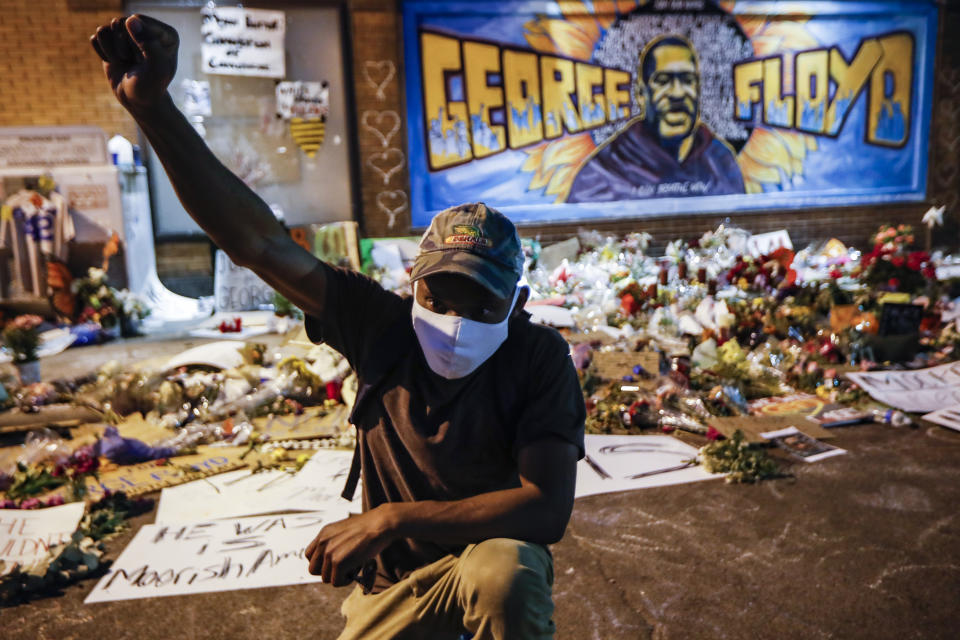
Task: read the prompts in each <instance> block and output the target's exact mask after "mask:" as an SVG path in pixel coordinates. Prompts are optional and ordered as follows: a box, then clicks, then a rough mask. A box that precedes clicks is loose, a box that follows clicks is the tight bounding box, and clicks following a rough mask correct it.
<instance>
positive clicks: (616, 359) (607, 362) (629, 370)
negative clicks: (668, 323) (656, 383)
mask: <svg viewBox="0 0 960 640" xmlns="http://www.w3.org/2000/svg"><path fill="white" fill-rule="evenodd" d="M637 365H640V366H641V367H643V371H646V372H647V373H649V374H650V375H652V376H657V375H659V373H660V353H659V352H656V351H634V352H629V351H598V352H596V353H594V354H593V360H592V364H591V367H592V368H593V369H594V370H595V371H596V373H597V375H598V376H600V377H601V378H603V379H604V380H622V379H623V378H624V377H627V376H629V377H631V378H633V379H634V380H636V381H638V382H641V383H642V382H644V379H643V375H642V374H641V375H637V374H636V373H634V372H633V369H634V367H636V366H637ZM651 382H652V380H651Z"/></svg>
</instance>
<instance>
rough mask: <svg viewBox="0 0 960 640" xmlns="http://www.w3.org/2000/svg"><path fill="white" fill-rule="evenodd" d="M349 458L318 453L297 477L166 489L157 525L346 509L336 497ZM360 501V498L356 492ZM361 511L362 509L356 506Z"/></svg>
mask: <svg viewBox="0 0 960 640" xmlns="http://www.w3.org/2000/svg"><path fill="white" fill-rule="evenodd" d="M352 459H353V453H352V452H350V451H318V452H317V453H315V454H314V456H313V457H312V458H311V459H310V460H309V461H308V462H307V464H306V465H304V467H303V469H301V470H300V472H299V473H297V474H296V475H293V474H289V473H286V472H285V471H262V472H259V473H252V472H251V471H249V470H246V469H243V470H239V471H233V472H231V473H225V474H222V475H218V476H215V477H211V478H208V479H206V480H198V481H194V482H188V483H187V484H183V485H180V486H178V487H171V488H167V489H164V490H163V492H162V493H161V494H160V504H159V505H158V507H157V517H156V521H157V522H164V523H169V522H199V521H206V520H217V519H220V518H237V517H241V516H252V515H256V514H263V513H275V512H284V511H325V510H337V509H346V508H347V507H349V506H350V504H351V503H348V502H347V501H346V500H344V499H343V498H341V497H340V493H341V492H342V491H343V484H344V482H345V481H346V477H347V473H348V472H349V470H350V462H351V461H352ZM357 495H359V492H357ZM353 506H354V508H355V510H357V511H359V510H360V503H359V502H357V503H355V504H354V505H353Z"/></svg>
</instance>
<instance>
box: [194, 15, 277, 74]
mask: <svg viewBox="0 0 960 640" xmlns="http://www.w3.org/2000/svg"><path fill="white" fill-rule="evenodd" d="M201 13H202V14H203V23H202V25H201V27H200V38H201V45H200V56H201V59H202V64H203V67H202V68H203V70H204V71H205V72H206V73H215V74H220V75H228V76H258V77H263V78H282V77H284V76H285V75H286V74H287V72H286V66H285V63H284V38H285V36H286V30H287V20H286V16H285V15H284V13H283V12H282V11H266V10H263V9H244V8H241V7H214V6H212V3H211V4H208V5H207V6H205V7H204V8H203V9H202V11H201Z"/></svg>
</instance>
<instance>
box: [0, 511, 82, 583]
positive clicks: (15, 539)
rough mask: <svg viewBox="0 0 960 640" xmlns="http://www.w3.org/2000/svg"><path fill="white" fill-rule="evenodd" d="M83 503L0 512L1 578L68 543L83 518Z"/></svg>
mask: <svg viewBox="0 0 960 640" xmlns="http://www.w3.org/2000/svg"><path fill="white" fill-rule="evenodd" d="M83 507H84V503H82V502H71V503H69V504H64V505H60V506H59V507H48V508H46V509H29V510H28V509H0V560H2V561H3V562H4V563H5V565H4V568H3V570H2V571H0V575H2V574H4V573H9V572H10V571H11V570H13V567H14V566H16V565H20V566H24V567H25V566H29V565H30V564H32V563H34V562H36V561H37V560H40V559H41V558H43V557H44V556H45V555H46V554H47V551H49V550H50V547H54V546H56V545H58V544H63V543H64V542H68V541H69V540H70V537H71V536H72V535H73V532H74V531H76V530H77V525H78V524H79V523H80V518H81V517H83Z"/></svg>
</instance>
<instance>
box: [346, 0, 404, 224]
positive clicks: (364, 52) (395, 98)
mask: <svg viewBox="0 0 960 640" xmlns="http://www.w3.org/2000/svg"><path fill="white" fill-rule="evenodd" d="M350 30H351V33H350V38H351V41H352V46H351V50H352V52H353V77H354V80H353V82H354V96H355V103H354V104H355V108H356V122H357V134H358V139H357V147H356V148H357V153H358V155H359V158H358V160H359V167H360V205H361V208H360V210H361V220H360V223H361V228H362V230H363V233H364V235H366V236H396V235H405V234H406V233H408V232H409V228H410V180H409V176H408V173H407V159H406V154H407V147H406V140H407V131H406V122H405V117H404V116H405V114H404V109H403V101H402V97H401V96H402V93H401V91H402V88H401V82H402V79H403V72H402V70H403V64H402V62H401V60H400V45H399V41H400V15H399V14H398V13H397V12H396V10H395V9H394V5H393V3H390V2H372V1H369V0H367V1H366V2H352V3H351V4H350Z"/></svg>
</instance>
